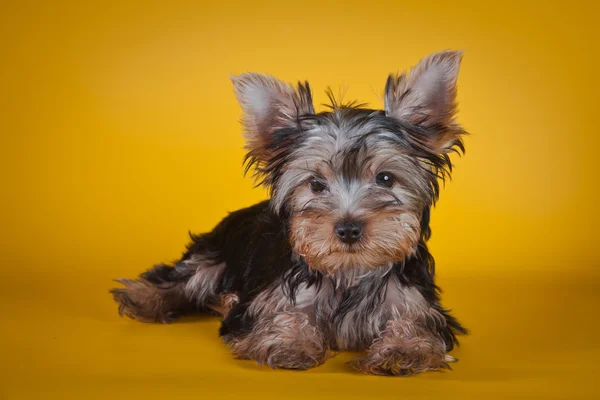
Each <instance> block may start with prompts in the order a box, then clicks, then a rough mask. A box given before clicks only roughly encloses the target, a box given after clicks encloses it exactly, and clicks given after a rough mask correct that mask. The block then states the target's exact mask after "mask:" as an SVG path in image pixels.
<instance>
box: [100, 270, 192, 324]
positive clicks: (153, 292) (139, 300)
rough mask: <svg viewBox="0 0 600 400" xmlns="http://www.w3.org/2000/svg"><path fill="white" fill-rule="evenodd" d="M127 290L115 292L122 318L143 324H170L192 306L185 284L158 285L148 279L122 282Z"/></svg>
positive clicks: (120, 280) (121, 280)
mask: <svg viewBox="0 0 600 400" xmlns="http://www.w3.org/2000/svg"><path fill="white" fill-rule="evenodd" d="M117 281H118V282H120V283H122V284H123V285H125V288H121V289H113V290H111V292H112V294H113V297H114V299H115V301H116V302H117V303H119V314H120V315H126V316H127V317H129V318H133V319H137V320H138V321H142V322H162V323H170V322H173V321H174V320H175V319H177V317H178V313H179V312H181V311H183V310H184V309H185V308H187V306H188V305H189V300H188V299H187V297H186V296H185V292H184V289H183V285H181V284H176V285H173V284H161V285H155V284H152V283H150V282H148V281H146V280H144V279H140V280H130V279H119V280H117Z"/></svg>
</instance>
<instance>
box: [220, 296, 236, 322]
mask: <svg viewBox="0 0 600 400" xmlns="http://www.w3.org/2000/svg"><path fill="white" fill-rule="evenodd" d="M219 297H220V299H221V302H220V303H221V304H220V305H221V307H220V308H221V309H220V313H221V314H222V315H223V319H225V318H227V315H229V312H230V311H231V309H232V308H233V307H235V306H236V305H237V304H238V303H239V302H240V298H239V297H238V295H237V294H235V293H224V294H221V295H220V296H219Z"/></svg>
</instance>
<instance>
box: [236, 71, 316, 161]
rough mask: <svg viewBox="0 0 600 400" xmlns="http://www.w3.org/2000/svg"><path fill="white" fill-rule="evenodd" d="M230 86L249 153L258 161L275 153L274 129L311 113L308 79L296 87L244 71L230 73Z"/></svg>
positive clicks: (265, 159) (264, 159) (291, 123)
mask: <svg viewBox="0 0 600 400" xmlns="http://www.w3.org/2000/svg"><path fill="white" fill-rule="evenodd" d="M231 80H232V82H233V88H234V90H235V94H236V96H237V99H238V102H239V103H240V105H241V106H242V110H243V112H244V116H243V119H242V122H243V124H244V128H245V133H244V135H245V136H246V148H247V150H248V155H249V156H250V157H251V158H253V159H255V160H256V161H259V162H265V161H268V160H269V159H270V158H271V157H272V156H273V155H274V154H275V153H276V152H277V150H278V149H277V148H276V147H275V146H274V145H273V144H274V143H276V142H277V140H276V139H277V138H276V137H274V135H273V132H275V131H276V130H278V129H281V128H287V127H293V126H296V125H297V124H298V120H299V117H300V116H302V115H306V114H313V113H314V107H313V104H312V98H311V93H310V88H309V86H308V82H305V83H298V87H297V89H294V87H292V86H291V85H288V84H287V83H284V82H282V81H280V80H278V79H275V78H274V77H272V76H270V75H262V74H257V73H246V74H242V75H239V76H232V77H231Z"/></svg>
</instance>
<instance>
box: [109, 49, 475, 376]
mask: <svg viewBox="0 0 600 400" xmlns="http://www.w3.org/2000/svg"><path fill="white" fill-rule="evenodd" d="M461 56H462V55H461V53H460V52H452V51H446V52H441V53H436V54H433V55H431V56H429V57H427V58H425V59H423V60H422V61H421V62H420V63H419V64H418V65H417V66H416V67H415V68H413V69H412V71H411V72H410V73H404V74H401V75H397V74H396V75H390V76H389V78H388V80H387V84H386V89H385V93H384V100H385V104H384V110H375V109H369V108H366V107H365V106H364V105H361V104H358V103H346V104H344V103H342V102H340V101H337V100H336V99H335V98H334V97H333V96H332V95H331V92H329V96H330V99H331V104H330V105H329V108H328V110H327V111H325V112H320V113H316V112H315V110H314V107H313V105H312V95H311V92H310V87H309V85H308V83H306V82H305V83H299V84H298V86H297V87H293V86H291V85H288V84H286V83H283V82H281V81H278V80H277V79H275V78H273V77H271V76H268V75H260V74H254V73H248V74H242V75H240V76H238V77H234V78H233V84H234V89H235V92H236V96H237V98H238V100H239V102H240V104H241V106H242V110H243V112H244V114H243V118H242V123H243V126H244V134H245V136H246V139H247V141H246V147H247V150H248V152H247V155H246V168H247V171H249V170H251V169H253V170H254V171H255V172H254V173H255V177H256V178H257V179H258V182H259V183H260V184H262V185H265V186H266V187H268V188H269V189H270V192H271V197H270V199H269V200H267V201H264V202H261V203H259V204H256V205H254V206H252V207H248V208H245V209H242V210H239V211H236V212H234V213H231V214H230V215H229V216H227V217H226V218H225V219H223V221H221V222H220V223H219V224H218V225H217V226H216V227H215V229H214V230H213V231H211V232H208V233H205V234H201V235H192V242H191V244H190V245H189V246H188V249H187V252H186V253H185V254H184V255H183V257H182V258H181V259H180V260H179V261H177V262H175V263H173V264H172V265H159V266H157V267H155V268H153V269H151V270H149V271H147V272H146V273H144V274H142V275H141V276H140V278H139V279H138V280H120V282H121V283H123V284H124V285H125V287H123V288H118V289H113V290H112V293H113V296H114V298H115V300H116V301H117V302H118V303H119V312H120V313H121V314H122V315H126V316H129V317H132V318H135V319H138V320H141V321H145V322H171V321H173V320H174V319H175V318H176V317H177V316H178V315H181V314H184V313H190V312H198V311H208V312H218V313H220V314H221V315H222V316H223V322H222V325H221V328H220V331H219V333H220V335H221V336H222V337H223V340H224V341H225V342H226V343H228V344H229V345H230V346H231V349H232V352H233V353H234V355H236V356H237V357H240V358H250V359H254V360H256V361H257V362H258V363H259V364H266V365H269V366H271V367H274V368H275V367H280V368H292V369H307V368H311V367H315V366H317V365H320V364H321V363H323V362H324V361H325V360H326V359H327V358H328V357H329V356H330V354H331V351H333V350H346V349H354V350H364V351H366V354H365V356H364V357H362V358H360V359H359V360H357V362H356V363H355V365H356V366H357V368H359V369H360V370H362V371H364V372H366V373H372V374H379V375H411V374H415V373H419V372H423V371H427V370H434V369H446V368H448V364H447V363H448V362H450V361H453V357H451V356H449V355H448V354H447V353H448V352H450V351H451V350H452V349H453V347H454V345H455V344H457V343H458V341H457V335H459V334H464V333H466V330H465V329H464V328H463V327H462V326H461V325H460V324H459V322H458V321H457V320H456V319H455V318H454V317H453V316H451V315H450V313H449V312H448V310H446V309H444V308H443V307H442V306H441V305H440V298H439V289H438V287H437V286H436V285H435V281H434V274H435V263H434V260H433V257H432V256H431V254H430V253H429V251H428V249H427V245H426V242H427V240H428V239H429V236H430V234H431V230H430V228H429V219H430V208H431V207H432V206H433V205H434V204H435V202H436V201H437V199H438V196H439V191H440V182H441V181H443V180H444V179H445V178H447V177H448V176H449V175H450V173H451V171H452V163H451V161H450V157H449V154H450V153H451V152H453V151H456V152H461V151H463V150H464V146H463V141H462V136H463V135H464V134H465V131H464V130H463V129H462V128H461V127H460V126H459V125H458V124H457V123H456V120H455V113H456V80H457V74H458V67H459V63H460V59H461Z"/></svg>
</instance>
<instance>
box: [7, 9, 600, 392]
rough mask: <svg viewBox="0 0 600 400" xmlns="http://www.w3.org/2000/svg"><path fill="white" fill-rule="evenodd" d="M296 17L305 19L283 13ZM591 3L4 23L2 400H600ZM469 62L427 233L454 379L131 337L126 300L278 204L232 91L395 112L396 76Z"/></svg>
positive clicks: (62, 12) (67, 13) (181, 12)
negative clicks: (389, 82) (455, 54)
mask: <svg viewBox="0 0 600 400" xmlns="http://www.w3.org/2000/svg"><path fill="white" fill-rule="evenodd" d="M286 3H290V4H286ZM592 3H593V2H589V4H586V3H585V2H578V1H570V2H564V4H562V5H559V4H556V3H554V2H549V1H546V2H539V4H538V2H526V1H520V2H501V1H496V2H485V1H480V0H478V1H453V2H447V1H440V2H435V3H434V2H425V1H412V2H397V1H389V2H380V1H368V2H364V1H363V2H355V1H346V2H338V3H329V2H325V1H309V0H304V1H300V2H285V1H277V2H262V1H251V2H248V1H244V2H229V1H221V2H206V3H203V2H200V1H196V2H187V3H180V2H152V1H139V2H129V1H125V2H121V1H115V2H106V1H104V2H95V3H92V2H78V1H73V2H59V3H55V2H42V1H40V2H37V3H35V2H25V1H24V2H3V3H2V5H0V13H1V15H0V38H1V39H0V40H1V41H2V46H1V48H2V51H1V55H0V57H1V59H0V61H1V62H0V71H1V75H0V89H1V91H0V93H1V99H0V115H1V119H0V134H1V139H2V144H1V145H0V152H1V157H0V165H1V168H0V174H1V178H2V179H1V181H0V182H1V183H0V185H1V188H2V192H1V196H0V202H1V207H0V210H1V211H0V217H1V227H2V232H1V235H2V236H1V241H0V257H1V258H0V261H1V268H2V270H1V272H2V280H1V281H0V286H1V287H0V300H1V301H0V311H1V316H2V328H1V329H0V336H1V338H0V339H1V341H0V343H1V344H0V368H2V370H1V371H0V398H2V399H20V398H35V399H42V398H43V399H50V398H61V399H65V398H77V399H92V398H99V399H100V398H101V399H104V398H111V399H116V398H128V399H131V398H148V399H150V398H164V397H165V396H167V395H168V396H169V398H180V397H181V398H183V397H186V398H216V397H217V396H219V397H220V398H235V399H245V398H277V399H281V398H321V397H322V398H331V397H332V396H340V397H349V398H366V397H368V396H373V397H378V398H383V397H392V396H393V397H397V398H432V397H433V396H434V395H435V396H444V397H445V398H455V397H456V398H463V399H464V398H475V399H482V398H502V399H506V398H524V399H529V398H536V397H542V398H550V397H551V398H570V399H573V398H592V397H595V396H594V395H596V396H598V395H599V390H598V385H597V382H594V379H595V374H593V373H592V372H593V369H595V368H597V363H598V358H599V357H600V348H599V344H598V343H599V342H598V336H599V335H600V329H599V323H598V315H600V313H599V312H598V310H597V307H598V306H599V305H600V304H599V303H600V301H599V300H600V297H599V296H600V295H599V293H600V292H599V290H598V289H599V288H600V287H599V286H600V274H599V273H598V270H597V268H596V267H597V266H598V264H599V261H600V251H599V249H598V241H597V235H596V231H595V228H596V227H597V226H598V222H599V218H598V213H597V212H596V204H595V203H596V199H597V197H596V196H595V194H596V192H597V189H596V187H597V185H596V182H597V172H596V171H595V170H594V169H593V168H592V161H593V160H594V159H595V157H596V156H597V155H596V153H597V151H598V148H599V145H600V141H599V140H598V132H596V130H597V126H598V124H597V121H596V120H597V118H598V94H599V93H600V87H599V82H598V78H597V76H598V48H597V43H598V34H597V29H598V28H597V21H596V16H597V15H598V10H595V9H593V7H592V6H591V4H592ZM446 48H452V49H463V50H465V54H464V60H463V65H462V69H461V73H460V78H459V101H460V114H459V119H460V122H461V123H462V124H463V125H464V126H465V127H466V128H467V129H468V130H469V131H470V132H471V133H472V135H471V136H470V137H468V138H467V140H466V147H467V154H466V155H465V156H464V157H463V158H461V159H456V169H455V174H454V179H453V181H452V182H451V183H449V184H448V185H447V187H446V189H445V190H444V191H443V193H442V196H441V200H440V203H439V205H438V207H437V208H436V210H435V212H434V215H433V232H434V235H433V239H432V241H431V247H432V249H433V253H434V255H435V256H436V259H437V261H438V272H439V283H440V284H441V285H442V286H443V288H444V290H445V294H444V304H445V305H446V306H447V307H450V308H452V309H454V310H455V314H456V315H457V316H458V317H459V318H460V319H461V320H462V321H463V322H464V323H465V325H466V326H467V327H469V328H470V329H471V331H472V334H471V336H469V337H465V338H464V339H463V340H462V346H461V348H460V349H459V350H457V351H455V352H454V353H453V354H454V355H456V356H457V357H458V358H460V362H459V363H458V364H456V365H455V366H454V371H452V372H447V373H426V374H422V375H420V376H417V377H414V378H407V379H403V378H398V379H393V378H392V379H388V378H381V377H371V376H365V375H362V374H360V373H358V372H353V371H352V370H351V369H350V367H349V366H347V365H346V364H345V363H346V362H347V361H348V360H350V359H351V358H352V357H354V356H356V355H355V354H348V353H342V354H340V355H338V356H337V357H336V358H334V359H333V360H331V361H330V362H328V363H327V364H325V365H324V366H322V367H319V368H317V369H314V370H311V371H308V372H290V371H271V370H269V369H267V368H262V369H258V368H256V366H255V365H254V363H253V362H250V361H236V360H234V359H233V358H232V357H231V355H230V354H229V352H228V351H227V349H226V348H225V346H224V345H223V344H222V343H221V342H220V340H219V338H218V337H217V328H218V324H219V322H218V320H217V319H215V318H188V319H185V320H184V321H183V322H181V323H178V324H175V325H165V326H162V325H144V324H140V323H137V322H134V321H131V320H127V319H120V318H119V317H118V315H117V307H116V305H115V304H114V303H113V302H112V299H111V298H110V296H109V294H108V289H109V288H110V287H112V286H113V283H112V282H111V279H112V278H117V277H122V276H126V277H133V276H135V275H137V274H138V273H139V272H141V271H143V270H144V269H146V268H148V267H150V266H151V265H152V264H154V263H157V262H161V261H169V260H173V259H175V258H177V257H178V256H179V254H180V252H181V251H182V250H183V248H184V245H185V243H186V242H187V232H188V229H189V230H191V231H193V232H200V231H205V230H208V229H210V228H211V227H212V226H213V225H214V224H215V223H216V222H218V221H219V220H220V218H222V217H223V216H225V215H226V213H227V212H228V211H233V210H235V209H237V208H240V207H243V206H247V205H250V204H252V203H254V202H256V201H258V200H260V199H263V198H265V196H266V194H265V192H264V191H263V190H261V189H253V184H252V181H251V179H250V178H244V177H243V176H242V167H241V163H242V157H243V151H242V149H241V148H242V138H241V130H240V126H239V124H238V119H239V117H240V110H239V107H238V105H237V104H236V101H235V98H234V95H233V92H232V88H231V83H230V81H229V74H231V73H233V74H236V73H241V72H245V71H258V72H266V73H270V74H273V75H275V76H277V77H279V78H281V79H283V80H286V81H295V80H298V79H307V80H309V81H310V83H311V86H312V88H313V90H314V92H315V93H314V97H315V102H316V103H317V104H320V103H323V102H325V100H326V97H325V95H324V93H323V90H324V89H325V88H326V86H328V85H331V86H332V87H333V88H334V90H337V88H338V87H345V88H347V98H357V99H360V100H363V101H367V102H368V103H370V104H371V105H372V106H376V107H379V106H381V93H382V89H383V86H384V83H385V79H386V77H387V74H388V73H390V72H395V71H397V70H401V69H404V68H406V67H409V66H410V65H413V64H415V63H416V62H417V61H418V60H419V58H421V57H423V56H425V55H427V54H429V53H431V52H433V51H438V50H442V49H446Z"/></svg>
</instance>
